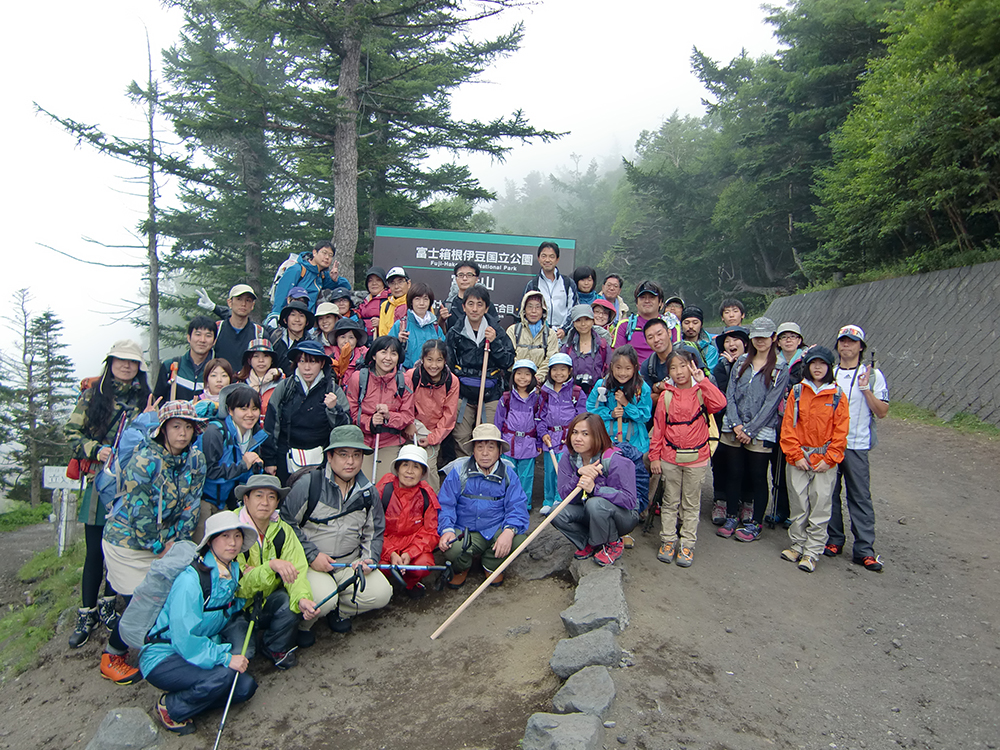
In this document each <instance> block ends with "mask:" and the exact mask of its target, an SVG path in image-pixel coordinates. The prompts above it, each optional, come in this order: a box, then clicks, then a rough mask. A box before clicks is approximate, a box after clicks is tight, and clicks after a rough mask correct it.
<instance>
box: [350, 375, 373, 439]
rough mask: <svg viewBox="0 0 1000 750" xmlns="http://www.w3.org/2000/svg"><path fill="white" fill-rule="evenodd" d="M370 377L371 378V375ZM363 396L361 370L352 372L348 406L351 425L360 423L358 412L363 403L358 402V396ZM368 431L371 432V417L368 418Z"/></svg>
mask: <svg viewBox="0 0 1000 750" xmlns="http://www.w3.org/2000/svg"><path fill="white" fill-rule="evenodd" d="M369 377H371V376H370V375H369ZM360 395H361V373H360V371H359V370H355V371H354V372H352V373H351V374H350V375H349V376H348V378H347V396H346V398H347V404H348V406H349V408H350V414H349V415H348V416H349V417H350V420H351V424H357V423H358V412H359V411H360V410H361V403H360V401H359V400H358V396H360ZM367 429H368V431H369V432H371V417H369V418H368V424H367Z"/></svg>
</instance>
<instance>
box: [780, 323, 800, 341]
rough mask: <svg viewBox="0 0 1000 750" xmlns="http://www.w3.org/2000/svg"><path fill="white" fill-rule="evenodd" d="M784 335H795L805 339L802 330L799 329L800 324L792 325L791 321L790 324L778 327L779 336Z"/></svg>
mask: <svg viewBox="0 0 1000 750" xmlns="http://www.w3.org/2000/svg"><path fill="white" fill-rule="evenodd" d="M783 333H794V334H795V335H796V336H798V337H799V338H800V339H801V338H803V336H802V329H801V328H799V324H798V323H792V322H791V321H789V322H788V323H782V324H781V325H780V326H778V332H777V335H778V336H780V335H781V334H783Z"/></svg>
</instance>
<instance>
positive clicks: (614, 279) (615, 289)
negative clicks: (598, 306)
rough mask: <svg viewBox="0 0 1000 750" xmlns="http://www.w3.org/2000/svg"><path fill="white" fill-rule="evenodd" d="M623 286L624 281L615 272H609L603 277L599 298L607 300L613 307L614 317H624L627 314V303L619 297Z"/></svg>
mask: <svg viewBox="0 0 1000 750" xmlns="http://www.w3.org/2000/svg"><path fill="white" fill-rule="evenodd" d="M624 287H625V281H624V280H623V279H622V277H621V276H619V275H618V274H616V273H609V274H608V275H607V276H606V277H605V278H604V283H603V284H602V285H601V295H600V299H604V300H607V301H608V302H610V303H611V304H612V306H613V307H614V308H615V317H616V318H624V317H625V316H627V315H628V309H629V308H628V305H627V304H626V303H625V300H623V299H622V298H621V293H622V289H623V288H624Z"/></svg>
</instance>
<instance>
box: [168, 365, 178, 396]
mask: <svg viewBox="0 0 1000 750" xmlns="http://www.w3.org/2000/svg"><path fill="white" fill-rule="evenodd" d="M170 400H171V401H176V400H177V363H176V362H174V363H172V364H171V365H170Z"/></svg>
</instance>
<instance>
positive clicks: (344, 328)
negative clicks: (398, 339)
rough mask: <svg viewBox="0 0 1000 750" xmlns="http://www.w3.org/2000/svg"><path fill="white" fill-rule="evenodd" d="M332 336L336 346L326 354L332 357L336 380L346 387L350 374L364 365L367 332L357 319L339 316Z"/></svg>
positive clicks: (366, 352)
mask: <svg viewBox="0 0 1000 750" xmlns="http://www.w3.org/2000/svg"><path fill="white" fill-rule="evenodd" d="M333 338H334V341H335V343H336V346H335V347H334V348H333V351H332V352H327V354H328V355H329V356H330V357H332V359H333V372H334V375H335V376H336V378H337V382H338V383H340V385H341V386H342V387H343V388H346V387H347V381H348V380H349V379H350V377H351V375H353V374H354V373H355V372H357V371H358V370H360V369H361V368H362V367H364V366H365V356H366V355H367V354H368V346H367V344H368V334H367V333H366V332H365V329H364V328H363V327H362V326H361V324H360V323H358V322H357V321H355V320H351V319H350V318H341V319H340V320H338V321H337V325H336V326H334V328H333ZM324 351H325V350H324Z"/></svg>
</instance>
